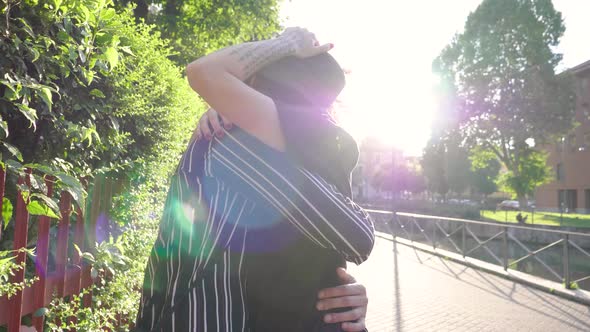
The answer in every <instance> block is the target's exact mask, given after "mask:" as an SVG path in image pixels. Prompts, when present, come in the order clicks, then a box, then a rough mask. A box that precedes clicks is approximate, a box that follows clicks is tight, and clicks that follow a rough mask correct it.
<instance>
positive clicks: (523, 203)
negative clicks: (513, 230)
mask: <svg viewBox="0 0 590 332" xmlns="http://www.w3.org/2000/svg"><path fill="white" fill-rule="evenodd" d="M516 195H517V196H516V197H517V199H518V206H519V210H520V211H526V210H527V209H528V205H529V204H528V201H527V199H526V195H525V194H523V193H517V194H516Z"/></svg>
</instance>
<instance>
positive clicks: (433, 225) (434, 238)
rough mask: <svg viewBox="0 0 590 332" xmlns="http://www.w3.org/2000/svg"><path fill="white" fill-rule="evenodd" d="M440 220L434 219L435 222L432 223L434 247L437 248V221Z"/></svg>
mask: <svg viewBox="0 0 590 332" xmlns="http://www.w3.org/2000/svg"><path fill="white" fill-rule="evenodd" d="M437 222H438V219H435V220H434V223H432V249H436V223H437Z"/></svg>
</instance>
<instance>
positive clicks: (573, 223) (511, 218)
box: [481, 210, 590, 228]
mask: <svg viewBox="0 0 590 332" xmlns="http://www.w3.org/2000/svg"><path fill="white" fill-rule="evenodd" d="M518 213H521V214H522V216H523V217H526V216H528V217H527V220H526V223H527V224H535V225H550V226H564V227H586V228H590V214H575V213H564V214H563V218H562V217H561V214H559V213H553V212H535V214H534V217H533V214H532V213H531V212H525V211H521V212H518V211H488V210H482V211H481V216H482V218H483V219H484V220H488V221H499V222H506V221H507V222H510V223H517V221H516V215H517V214H518Z"/></svg>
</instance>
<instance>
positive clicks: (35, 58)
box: [31, 48, 41, 62]
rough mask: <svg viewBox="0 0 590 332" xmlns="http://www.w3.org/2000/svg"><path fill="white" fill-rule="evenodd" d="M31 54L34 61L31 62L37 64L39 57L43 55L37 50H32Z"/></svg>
mask: <svg viewBox="0 0 590 332" xmlns="http://www.w3.org/2000/svg"><path fill="white" fill-rule="evenodd" d="M31 53H33V60H31V62H35V61H37V60H38V59H39V56H40V55H41V53H39V51H37V49H34V48H31Z"/></svg>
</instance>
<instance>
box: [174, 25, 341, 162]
mask: <svg viewBox="0 0 590 332" xmlns="http://www.w3.org/2000/svg"><path fill="white" fill-rule="evenodd" d="M317 45H318V42H317V40H316V39H315V36H314V35H313V34H312V33H310V32H308V31H307V30H305V29H301V28H289V29H287V30H285V32H284V33H283V34H281V35H280V36H279V37H278V38H275V39H270V40H262V41H257V42H251V43H244V44H240V45H235V46H231V47H227V48H224V49H222V50H219V51H217V52H214V53H211V54H209V55H207V56H205V57H202V58H200V59H198V60H195V61H194V62H192V63H190V64H189V65H188V66H187V68H186V73H187V78H188V81H189V84H190V85H191V87H192V88H193V89H194V90H195V91H196V92H197V93H198V94H199V95H200V96H201V97H203V99H205V101H206V102H207V103H209V105H211V107H213V108H214V109H215V110H216V111H217V112H219V113H220V114H221V115H223V116H225V117H227V118H228V119H229V120H230V121H231V122H233V123H234V124H236V125H237V126H239V127H240V128H242V129H244V130H245V131H246V132H248V133H249V134H251V135H253V136H255V137H257V138H258V139H260V140H261V141H262V142H263V143H265V144H267V145H269V146H271V147H273V148H275V149H278V150H284V148H285V142H284V138H283V135H282V132H281V128H280V124H279V119H278V115H277V110H276V107H275V105H274V102H273V101H272V99H271V98H269V97H267V96H265V95H264V94H262V93H260V92H258V91H256V90H254V89H252V88H251V87H249V86H248V85H247V84H245V83H244V81H245V80H246V79H247V78H249V77H250V76H251V75H252V74H254V73H255V72H256V71H258V70H259V69H260V68H262V67H264V66H265V65H267V64H269V63H271V62H273V61H276V60H278V59H281V58H283V57H287V56H297V57H301V58H305V57H310V56H314V55H318V54H321V53H324V52H327V51H328V50H329V49H330V48H331V45H330V44H326V45H323V46H317Z"/></svg>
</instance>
